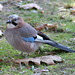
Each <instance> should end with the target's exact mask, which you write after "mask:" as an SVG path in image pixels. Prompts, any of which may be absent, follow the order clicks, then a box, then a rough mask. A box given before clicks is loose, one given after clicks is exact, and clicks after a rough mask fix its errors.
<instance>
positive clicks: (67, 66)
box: [0, 0, 75, 75]
mask: <svg viewBox="0 0 75 75" xmlns="http://www.w3.org/2000/svg"><path fill="white" fill-rule="evenodd" d="M0 2H1V3H2V5H3V6H4V8H3V11H2V12H0V26H3V28H4V29H5V27H6V21H7V17H8V16H9V15H11V14H18V15H19V16H21V17H22V18H23V19H24V21H25V22H26V23H29V24H31V25H32V26H33V27H36V26H39V25H42V24H44V23H47V24H53V23H58V27H59V28H58V29H56V30H55V31H53V30H47V29H43V30H41V32H43V33H45V34H46V35H47V36H49V37H50V39H52V40H54V41H56V42H58V43H60V44H62V45H64V46H67V47H70V48H71V49H73V50H75V39H74V38H75V22H73V21H75V15H73V14H71V12H70V8H68V9H66V11H65V10H64V9H62V11H61V9H59V8H60V7H64V6H66V5H70V4H71V3H74V2H75V0H35V1H34V0H25V1H24V0H23V4H26V3H32V2H35V3H37V4H38V5H39V6H40V7H42V8H43V11H44V13H41V10H35V9H29V10H24V9H19V8H18V7H17V6H15V5H14V3H19V2H18V0H14V1H12V0H11V1H10V0H0ZM61 17H62V18H61ZM62 25H63V26H62ZM60 29H63V30H64V31H60ZM42 46H43V47H44V48H42V47H40V48H39V50H40V53H39V54H37V53H36V52H35V53H33V54H30V56H27V58H30V57H39V56H44V55H46V54H45V53H46V52H51V53H50V54H52V55H58V56H60V57H61V58H62V59H64V61H63V62H62V63H57V64H55V65H46V64H41V65H40V66H36V65H34V68H35V69H36V68H39V69H48V70H49V71H48V72H41V73H38V72H34V70H33V67H32V65H30V66H27V65H24V64H23V65H21V66H17V65H15V64H14V63H13V62H12V59H11V58H14V59H22V58H25V55H23V56H20V55H18V56H15V55H16V54H20V53H21V52H20V51H17V50H15V49H14V48H12V47H11V46H10V45H9V44H8V42H7V41H6V40H5V38H4V37H2V38H1V39H0V75H33V74H35V73H37V75H75V53H69V52H64V51H62V50H60V49H57V48H54V47H51V46H48V45H42ZM35 75H36V74H35Z"/></svg>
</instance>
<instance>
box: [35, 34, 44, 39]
mask: <svg viewBox="0 0 75 75" xmlns="http://www.w3.org/2000/svg"><path fill="white" fill-rule="evenodd" d="M35 40H43V38H42V37H41V36H39V35H37V38H36V39H35Z"/></svg>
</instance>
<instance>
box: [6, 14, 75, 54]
mask: <svg viewBox="0 0 75 75" xmlns="http://www.w3.org/2000/svg"><path fill="white" fill-rule="evenodd" d="M8 18H9V20H8V21H7V22H6V23H7V26H6V29H5V38H6V40H7V41H8V42H9V44H11V46H12V47H14V48H15V49H17V50H19V51H22V52H27V53H28V54H29V53H31V52H34V51H35V50H37V49H38V47H39V46H40V45H41V44H48V45H51V46H53V47H56V48H59V49H61V50H65V51H68V52H75V51H74V50H72V49H69V48H67V47H65V46H63V45H61V44H58V43H56V42H55V41H53V40H51V39H49V37H48V36H46V35H45V34H43V33H41V32H38V31H37V30H35V29H34V28H33V27H32V26H31V25H30V24H28V23H25V22H24V20H23V19H22V18H21V17H20V16H18V15H15V14H14V15H10V16H9V17H8Z"/></svg>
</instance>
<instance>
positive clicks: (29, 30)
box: [18, 24, 37, 38]
mask: <svg viewBox="0 0 75 75" xmlns="http://www.w3.org/2000/svg"><path fill="white" fill-rule="evenodd" d="M18 32H19V34H20V35H21V36H22V37H25V38H28V37H36V35H37V31H36V30H35V29H34V28H33V27H32V26H30V25H29V24H27V25H25V26H22V27H21V28H19V29H18Z"/></svg>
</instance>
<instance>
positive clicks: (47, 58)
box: [13, 55, 62, 65]
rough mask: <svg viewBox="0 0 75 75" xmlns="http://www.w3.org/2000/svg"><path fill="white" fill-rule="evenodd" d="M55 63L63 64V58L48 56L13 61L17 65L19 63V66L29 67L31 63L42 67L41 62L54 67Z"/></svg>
mask: <svg viewBox="0 0 75 75" xmlns="http://www.w3.org/2000/svg"><path fill="white" fill-rule="evenodd" d="M54 61H56V62H61V61H62V59H61V57H59V56H57V55H48V56H42V57H36V58H26V59H18V60H14V59H13V62H15V63H19V64H21V63H24V64H26V65H29V62H32V63H35V64H36V65H40V64H41V62H42V63H46V64H47V65H54V64H55V62H54Z"/></svg>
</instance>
